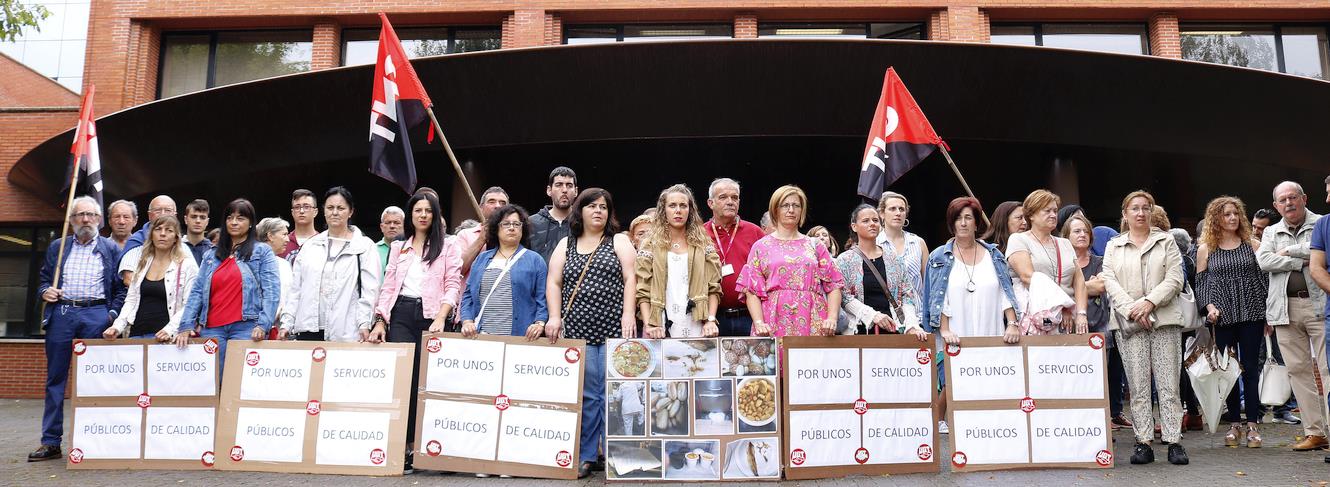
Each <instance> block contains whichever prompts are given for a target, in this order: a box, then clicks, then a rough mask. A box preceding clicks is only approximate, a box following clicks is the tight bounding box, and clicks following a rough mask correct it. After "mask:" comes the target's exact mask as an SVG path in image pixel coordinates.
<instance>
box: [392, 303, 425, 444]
mask: <svg viewBox="0 0 1330 487" xmlns="http://www.w3.org/2000/svg"><path fill="white" fill-rule="evenodd" d="M424 313H425V311H424V308H423V307H422V306H421V304H420V298H410V297H406V296H398V297H397V302H396V303H394V304H393V311H392V316H390V317H389V318H388V341H389V342H392V343H410V344H412V345H414V347H413V348H412V350H411V387H409V388H408V389H410V390H411V402H409V403H407V404H408V406H407V411H408V412H407V416H406V417H407V421H406V443H407V444H415V442H416V397H417V390H418V389H419V388H418V387H416V383H417V382H419V381H420V336H421V335H422V334H424V332H425V330H428V329H429V325H430V323H432V322H433V321H434V320H429V319H425V316H424Z"/></svg>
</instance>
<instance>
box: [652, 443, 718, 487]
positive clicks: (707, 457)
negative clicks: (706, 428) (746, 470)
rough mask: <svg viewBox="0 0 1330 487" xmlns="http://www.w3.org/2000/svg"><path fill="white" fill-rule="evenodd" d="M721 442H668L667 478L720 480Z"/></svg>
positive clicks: (666, 449)
mask: <svg viewBox="0 0 1330 487" xmlns="http://www.w3.org/2000/svg"><path fill="white" fill-rule="evenodd" d="M719 452H720V440H697V441H666V442H665V478H667V479H713V480H714V479H719V478H720V462H719V461H718V460H719Z"/></svg>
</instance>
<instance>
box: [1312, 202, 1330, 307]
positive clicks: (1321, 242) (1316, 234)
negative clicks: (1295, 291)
mask: <svg viewBox="0 0 1330 487" xmlns="http://www.w3.org/2000/svg"><path fill="white" fill-rule="evenodd" d="M1327 247H1330V218H1321V219H1319V220H1316V226H1315V227H1313V228H1312V244H1311V249H1312V250H1319V251H1321V252H1326V254H1330V251H1327V250H1326V248H1327ZM1327 257H1328V258H1327V259H1326V270H1328V271H1330V255H1327ZM1312 285H1315V283H1312ZM1327 292H1330V290H1327ZM1325 315H1326V316H1330V299H1327V300H1326V301H1325Z"/></svg>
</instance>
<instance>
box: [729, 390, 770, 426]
mask: <svg viewBox="0 0 1330 487" xmlns="http://www.w3.org/2000/svg"><path fill="white" fill-rule="evenodd" d="M738 389H739V390H738V392H735V394H734V398H735V407H734V412H735V415H736V416H738V417H739V433H751V432H759V431H776V421H775V420H776V378H775V377H749V378H746V379H741V380H739V386H738Z"/></svg>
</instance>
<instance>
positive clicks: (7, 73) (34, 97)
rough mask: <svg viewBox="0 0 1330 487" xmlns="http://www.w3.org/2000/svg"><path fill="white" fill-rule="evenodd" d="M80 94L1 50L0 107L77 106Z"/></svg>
mask: <svg viewBox="0 0 1330 487" xmlns="http://www.w3.org/2000/svg"><path fill="white" fill-rule="evenodd" d="M78 104H79V95H78V94H77V93H74V92H72V91H69V90H68V89H66V88H65V87H64V86H61V85H60V84H59V83H56V82H55V81H53V80H51V79H50V78H47V77H45V76H42V75H41V73H38V72H36V71H33V70H32V69H30V68H28V67H27V66H24V65H23V64H21V63H19V62H18V61H15V60H14V59H13V58H10V57H9V56H6V55H4V54H0V107H4V108H16V107H27V108H30V107H69V106H78Z"/></svg>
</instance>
